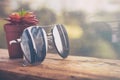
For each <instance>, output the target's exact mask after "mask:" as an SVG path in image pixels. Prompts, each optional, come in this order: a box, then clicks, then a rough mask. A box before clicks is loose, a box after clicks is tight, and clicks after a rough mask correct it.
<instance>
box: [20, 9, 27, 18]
mask: <svg viewBox="0 0 120 80" xmlns="http://www.w3.org/2000/svg"><path fill="white" fill-rule="evenodd" d="M18 13H19V14H20V16H21V17H22V16H24V15H25V14H26V13H27V11H26V10H24V9H21V11H19V12H18Z"/></svg>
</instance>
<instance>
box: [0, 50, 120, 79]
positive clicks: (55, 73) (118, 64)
mask: <svg viewBox="0 0 120 80" xmlns="http://www.w3.org/2000/svg"><path fill="white" fill-rule="evenodd" d="M22 62H23V61H22V59H12V60H10V59H9V57H8V52H7V50H6V49H0V80H53V79H54V80H55V79H56V80H120V76H119V75H120V60H109V59H98V58H92V57H80V56H79V57H78V56H69V57H68V58H66V59H62V58H60V57H59V55H57V54H50V53H48V54H47V56H46V59H45V60H44V61H43V63H42V64H40V65H37V66H27V67H23V66H22Z"/></svg>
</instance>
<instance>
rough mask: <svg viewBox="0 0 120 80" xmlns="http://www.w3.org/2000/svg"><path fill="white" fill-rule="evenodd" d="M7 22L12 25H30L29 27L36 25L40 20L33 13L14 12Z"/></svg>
mask: <svg viewBox="0 0 120 80" xmlns="http://www.w3.org/2000/svg"><path fill="white" fill-rule="evenodd" d="M5 20H7V21H9V22H10V23H12V24H29V25H36V24H37V23H38V19H37V18H36V16H35V15H34V14H33V12H26V11H20V12H14V13H11V14H10V15H9V18H6V19H5Z"/></svg>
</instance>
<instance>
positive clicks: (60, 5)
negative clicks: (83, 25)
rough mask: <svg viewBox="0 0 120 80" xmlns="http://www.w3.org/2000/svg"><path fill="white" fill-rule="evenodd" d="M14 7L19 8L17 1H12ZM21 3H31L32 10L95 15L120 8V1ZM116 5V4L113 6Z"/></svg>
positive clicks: (33, 1) (80, 0)
mask: <svg viewBox="0 0 120 80" xmlns="http://www.w3.org/2000/svg"><path fill="white" fill-rule="evenodd" d="M12 1H13V2H12V6H13V7H14V8H15V7H16V6H17V4H16V2H15V0H12ZM20 1H21V3H24V2H29V3H30V6H31V8H32V9H38V8H40V7H44V6H45V7H48V8H51V9H53V10H55V11H57V12H60V11H61V10H62V9H65V10H68V11H71V10H72V11H75V10H82V11H85V12H88V13H94V12H95V11H97V10H104V11H107V12H115V11H117V10H118V9H119V8H120V4H119V3H120V0H20ZM113 3H114V4H113Z"/></svg>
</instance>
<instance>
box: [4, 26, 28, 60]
mask: <svg viewBox="0 0 120 80" xmlns="http://www.w3.org/2000/svg"><path fill="white" fill-rule="evenodd" d="M26 27H27V26H23V25H14V24H5V25H4V30H5V33H6V41H7V46H8V52H9V58H10V59H15V58H22V57H23V51H22V49H21V47H20V44H12V45H10V44H9V42H10V41H11V40H15V39H18V38H20V36H21V35H22V32H23V30H24V29H25V28H26Z"/></svg>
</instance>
